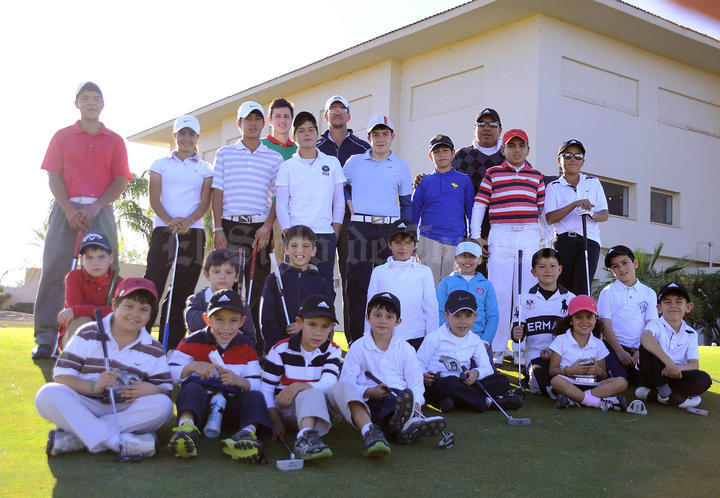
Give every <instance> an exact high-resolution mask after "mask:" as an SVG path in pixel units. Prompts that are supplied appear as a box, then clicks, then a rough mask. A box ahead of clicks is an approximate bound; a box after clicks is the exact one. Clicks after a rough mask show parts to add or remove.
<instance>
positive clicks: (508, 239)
mask: <svg viewBox="0 0 720 498" xmlns="http://www.w3.org/2000/svg"><path fill="white" fill-rule="evenodd" d="M541 239H542V231H541V229H540V225H539V224H534V223H527V224H524V225H510V224H502V223H494V224H492V225H491V226H490V235H489V236H488V246H489V247H488V250H489V251H490V257H489V258H488V265H487V266H488V280H490V282H491V283H492V284H493V287H494V288H495V295H496V296H497V302H498V314H499V316H500V321H499V322H498V328H497V333H496V334H495V338H494V339H493V343H492V349H493V352H494V353H499V352H502V351H505V349H506V348H507V342H508V340H509V339H510V324H511V323H512V317H513V309H514V308H513V305H514V304H515V303H514V301H516V300H517V292H518V291H517V285H518V273H517V271H518V268H517V265H518V263H517V256H518V250H520V249H522V252H523V255H522V289H521V292H522V293H526V292H527V291H528V289H530V287H532V286H533V285H535V284H536V283H537V279H536V278H535V277H533V276H532V273H530V269H531V268H532V264H531V263H532V257H533V254H535V253H536V252H537V251H538V249H540V243H541Z"/></svg>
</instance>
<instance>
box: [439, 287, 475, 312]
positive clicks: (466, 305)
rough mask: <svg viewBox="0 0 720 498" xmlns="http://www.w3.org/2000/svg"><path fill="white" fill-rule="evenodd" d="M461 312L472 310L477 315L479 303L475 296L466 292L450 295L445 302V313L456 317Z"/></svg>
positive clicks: (458, 291) (457, 291) (461, 291)
mask: <svg viewBox="0 0 720 498" xmlns="http://www.w3.org/2000/svg"><path fill="white" fill-rule="evenodd" d="M461 310H470V311H472V312H473V313H477V301H476V300H475V296H473V295H472V294H470V293H469V292H468V291H466V290H455V291H452V292H451V293H450V295H449V296H448V298H447V301H445V311H447V312H448V313H450V314H451V315H454V314H455V313H457V312H458V311H461Z"/></svg>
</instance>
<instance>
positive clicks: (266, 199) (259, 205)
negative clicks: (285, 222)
mask: <svg viewBox="0 0 720 498" xmlns="http://www.w3.org/2000/svg"><path fill="white" fill-rule="evenodd" d="M282 162H283V158H282V156H281V155H280V153H279V152H275V151H274V150H270V149H268V148H267V146H265V145H263V144H262V143H260V145H258V148H257V149H255V151H252V152H251V151H250V149H248V148H247V147H246V146H245V144H244V143H243V142H242V139H241V140H238V141H237V142H236V143H235V144H233V145H226V146H225V147H221V148H220V150H218V151H217V154H216V155H215V167H214V169H213V183H212V188H215V189H218V190H222V191H223V213H222V214H223V217H225V218H227V217H230V216H240V215H252V214H264V215H267V214H269V212H270V196H271V194H272V189H273V188H274V183H275V176H276V175H277V172H278V169H280V164H282Z"/></svg>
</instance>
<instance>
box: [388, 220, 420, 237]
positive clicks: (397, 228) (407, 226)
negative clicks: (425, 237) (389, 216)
mask: <svg viewBox="0 0 720 498" xmlns="http://www.w3.org/2000/svg"><path fill="white" fill-rule="evenodd" d="M398 234H403V235H410V236H411V237H412V238H413V239H414V240H415V241H417V239H418V238H417V227H416V226H415V224H414V223H413V222H412V221H410V220H397V221H395V222H394V223H393V224H392V228H391V229H390V235H389V236H388V240H392V238H393V237H395V236H396V235H398Z"/></svg>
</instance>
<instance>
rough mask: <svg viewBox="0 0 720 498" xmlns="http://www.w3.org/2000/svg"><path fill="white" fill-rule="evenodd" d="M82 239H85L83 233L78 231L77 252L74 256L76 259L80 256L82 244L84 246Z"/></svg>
mask: <svg viewBox="0 0 720 498" xmlns="http://www.w3.org/2000/svg"><path fill="white" fill-rule="evenodd" d="M82 238H83V231H82V230H78V234H77V239H76V240H75V252H73V254H74V255H75V259H77V257H78V256H79V255H80V244H82Z"/></svg>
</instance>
